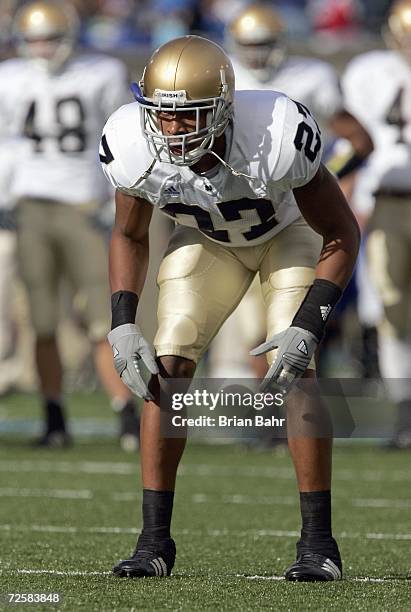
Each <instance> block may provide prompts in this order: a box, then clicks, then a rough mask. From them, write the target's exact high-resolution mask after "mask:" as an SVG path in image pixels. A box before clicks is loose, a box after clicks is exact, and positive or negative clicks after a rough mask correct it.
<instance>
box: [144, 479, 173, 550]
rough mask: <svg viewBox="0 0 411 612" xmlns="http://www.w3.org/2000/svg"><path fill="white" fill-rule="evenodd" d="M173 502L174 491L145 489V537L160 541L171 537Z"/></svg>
mask: <svg viewBox="0 0 411 612" xmlns="http://www.w3.org/2000/svg"><path fill="white" fill-rule="evenodd" d="M173 500H174V491H152V490H151V489H143V531H142V532H141V535H142V536H143V537H144V536H147V537H149V538H150V539H151V538H154V539H160V540H163V539H165V538H169V537H170V525H171V515H172V512H173Z"/></svg>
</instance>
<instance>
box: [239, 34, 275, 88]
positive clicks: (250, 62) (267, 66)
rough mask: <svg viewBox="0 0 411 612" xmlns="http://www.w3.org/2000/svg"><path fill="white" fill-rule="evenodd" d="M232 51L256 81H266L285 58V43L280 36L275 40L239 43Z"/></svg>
mask: <svg viewBox="0 0 411 612" xmlns="http://www.w3.org/2000/svg"><path fill="white" fill-rule="evenodd" d="M234 52H235V54H236V55H237V57H238V58H239V60H240V61H241V63H242V64H244V65H245V66H246V67H247V69H248V70H249V71H250V72H251V73H252V74H253V75H254V76H255V78H256V79H257V80H258V81H261V82H266V81H269V80H270V79H271V78H272V75H273V72H275V71H276V70H278V68H279V67H280V66H281V64H282V63H283V61H284V59H285V55H286V53H285V45H284V39H283V37H282V36H279V37H278V38H277V39H276V40H273V41H269V42H268V41H266V42H262V43H249V44H246V43H239V42H237V43H236V44H235V46H234Z"/></svg>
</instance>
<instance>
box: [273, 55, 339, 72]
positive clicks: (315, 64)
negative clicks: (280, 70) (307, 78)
mask: <svg viewBox="0 0 411 612" xmlns="http://www.w3.org/2000/svg"><path fill="white" fill-rule="evenodd" d="M284 69H285V70H287V69H289V70H290V71H291V70H295V71H301V72H304V74H305V75H306V74H307V73H308V72H310V73H311V74H315V75H317V77H318V78H320V77H329V76H334V75H335V74H336V72H335V69H334V67H333V66H332V65H331V64H329V63H328V62H325V61H324V60H321V59H317V58H316V57H301V56H298V55H291V56H290V57H289V58H288V59H287V60H286V61H285V62H284Z"/></svg>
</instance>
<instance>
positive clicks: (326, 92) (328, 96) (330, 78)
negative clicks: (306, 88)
mask: <svg viewBox="0 0 411 612" xmlns="http://www.w3.org/2000/svg"><path fill="white" fill-rule="evenodd" d="M318 73H319V74H318V86H317V87H316V89H315V96H314V104H313V107H314V109H313V110H314V111H315V112H316V113H318V116H319V117H324V118H326V119H328V118H330V117H332V116H333V115H335V114H336V113H338V112H339V111H341V110H342V109H343V108H344V100H343V94H342V90H341V85H340V81H339V78H338V75H337V73H336V72H335V70H334V69H333V68H332V66H329V65H328V64H326V63H325V62H321V65H320V66H319V70H318Z"/></svg>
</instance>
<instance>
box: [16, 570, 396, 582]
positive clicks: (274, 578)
mask: <svg viewBox="0 0 411 612" xmlns="http://www.w3.org/2000/svg"><path fill="white" fill-rule="evenodd" d="M6 573H8V574H19V575H21V574H23V575H27V574H29V575H50V576H66V577H76V576H110V575H112V572H108V571H107V572H96V571H94V572H87V571H77V570H67V571H63V570H46V569H15V570H13V569H11V570H7V572H6ZM173 576H174V577H182V578H198V577H200V578H203V579H204V576H203V575H202V574H201V573H200V574H198V575H196V574H192V573H185V572H176V573H174V574H173ZM218 576H219V577H221V576H223V577H224V578H244V579H245V580H269V581H274V582H282V581H284V580H285V578H284V576H259V575H255V576H249V575H247V574H218ZM213 578H215V576H213ZM344 582H371V583H386V582H396V583H402V582H404V580H401V578H389V577H387V578H374V577H361V578H360V577H353V578H344Z"/></svg>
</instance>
